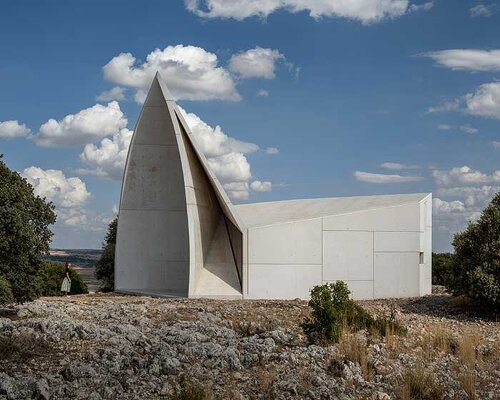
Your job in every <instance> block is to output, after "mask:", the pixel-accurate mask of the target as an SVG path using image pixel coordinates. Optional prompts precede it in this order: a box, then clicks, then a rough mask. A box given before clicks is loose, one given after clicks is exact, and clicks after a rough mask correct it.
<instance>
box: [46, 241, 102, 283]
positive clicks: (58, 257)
mask: <svg viewBox="0 0 500 400" xmlns="http://www.w3.org/2000/svg"><path fill="white" fill-rule="evenodd" d="M101 253H102V250H95V249H51V250H50V254H49V255H48V256H44V257H43V259H44V260H49V261H57V262H63V263H64V262H70V263H71V264H73V267H74V268H75V269H76V270H77V271H78V273H79V274H80V275H81V276H82V279H83V281H84V282H85V283H86V284H87V286H88V288H89V290H90V291H91V292H95V291H96V290H97V289H98V287H99V282H98V281H97V280H96V279H95V278H94V267H95V263H96V262H97V260H98V259H99V257H100V256H101Z"/></svg>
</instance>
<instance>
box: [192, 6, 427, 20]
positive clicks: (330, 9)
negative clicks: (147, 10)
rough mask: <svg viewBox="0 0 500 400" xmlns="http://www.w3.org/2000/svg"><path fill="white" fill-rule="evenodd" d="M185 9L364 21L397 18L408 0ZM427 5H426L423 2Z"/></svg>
mask: <svg viewBox="0 0 500 400" xmlns="http://www.w3.org/2000/svg"><path fill="white" fill-rule="evenodd" d="M185 4H186V7H187V9H188V10H189V11H191V12H193V13H195V14H196V15H198V16H200V17H203V18H233V19H236V20H243V19H245V18H249V17H254V16H255V17H259V18H266V17H267V16H269V15H270V14H272V13H274V12H276V11H279V10H286V11H289V12H292V13H297V12H302V11H306V12H308V13H309V15H310V16H311V17H312V18H315V19H319V18H321V17H340V18H347V19H353V20H357V21H361V22H362V23H364V24H371V23H375V22H380V21H382V20H384V19H388V18H397V17H400V16H402V15H404V14H405V13H406V12H407V11H408V7H409V1H408V0H350V1H345V0H314V1H306V0H239V1H234V0H185ZM425 7H428V6H425Z"/></svg>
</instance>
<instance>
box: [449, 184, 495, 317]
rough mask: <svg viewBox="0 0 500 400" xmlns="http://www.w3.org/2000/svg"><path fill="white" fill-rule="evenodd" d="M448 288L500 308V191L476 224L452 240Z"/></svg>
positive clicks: (472, 224)
mask: <svg viewBox="0 0 500 400" xmlns="http://www.w3.org/2000/svg"><path fill="white" fill-rule="evenodd" d="M453 247H455V255H454V257H453V261H452V273H451V279H450V284H449V289H451V291H452V292H453V294H455V295H466V296H469V297H471V298H473V299H475V300H478V301H480V302H482V303H484V304H486V305H489V306H493V307H494V308H500V192H499V193H497V194H496V195H495V197H494V198H493V200H492V201H491V203H490V204H489V205H488V206H487V207H486V208H485V209H484V210H483V212H482V213H481V216H480V217H479V219H478V220H477V221H476V222H471V223H469V225H468V226H467V228H466V229H465V231H463V232H461V233H458V234H456V235H455V237H454V238H453Z"/></svg>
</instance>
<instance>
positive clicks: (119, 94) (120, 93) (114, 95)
mask: <svg viewBox="0 0 500 400" xmlns="http://www.w3.org/2000/svg"><path fill="white" fill-rule="evenodd" d="M126 90H127V89H125V88H122V87H120V86H115V87H114V88H112V89H110V90H105V91H104V92H102V93H101V94H100V95H99V96H97V97H96V98H95V99H96V100H97V101H113V100H117V101H123V100H125V92H126Z"/></svg>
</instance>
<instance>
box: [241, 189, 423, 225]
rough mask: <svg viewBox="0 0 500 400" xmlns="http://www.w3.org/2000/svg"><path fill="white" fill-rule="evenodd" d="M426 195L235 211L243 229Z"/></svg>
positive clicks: (286, 204) (382, 205)
mask: <svg viewBox="0 0 500 400" xmlns="http://www.w3.org/2000/svg"><path fill="white" fill-rule="evenodd" d="M428 195H429V193H415V194H394V195H383V196H356V197H331V198H325V199H305V200H285V201H271V202H265V203H252V204H240V205H237V206H236V210H237V212H238V214H239V216H240V218H241V219H242V220H243V223H244V224H245V225H246V227H248V228H251V227H255V226H266V225H274V224H279V223H284V222H291V221H299V220H304V219H312V218H319V217H325V216H329V215H340V214H349V213H353V212H357V211H364V210H373V209H377V208H385V207H393V206H398V205H402V204H408V203H414V202H419V201H421V200H423V199H424V198H425V197H427V196H428Z"/></svg>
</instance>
